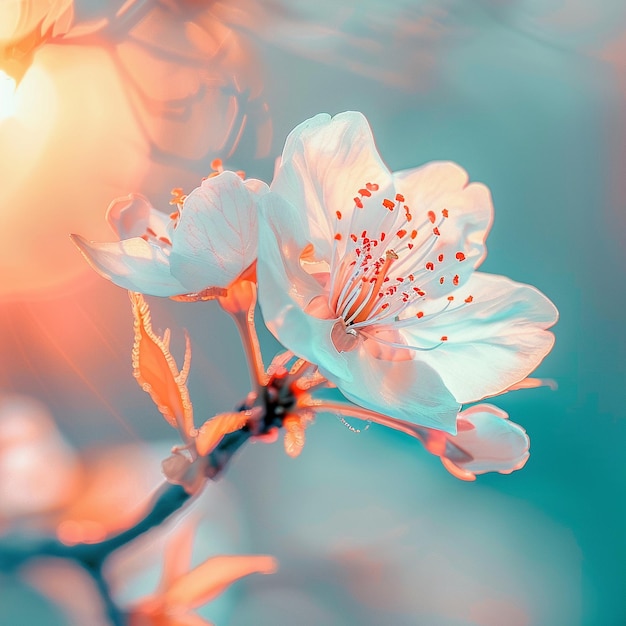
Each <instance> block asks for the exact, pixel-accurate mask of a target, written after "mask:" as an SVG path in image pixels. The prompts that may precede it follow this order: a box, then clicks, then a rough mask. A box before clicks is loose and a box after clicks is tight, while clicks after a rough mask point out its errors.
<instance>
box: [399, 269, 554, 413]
mask: <svg viewBox="0 0 626 626" xmlns="http://www.w3.org/2000/svg"><path fill="white" fill-rule="evenodd" d="M454 293H455V301H454V303H453V304H452V306H450V307H449V308H448V309H447V310H445V311H443V312H441V313H438V311H442V310H443V309H444V308H445V307H446V306H447V305H449V304H450V303H449V302H448V301H447V299H446V298H442V299H440V300H438V301H434V302H432V303H430V305H429V306H428V308H425V309H424V311H425V315H424V316H423V317H422V318H421V319H417V318H415V322H414V323H413V324H411V325H407V326H405V327H404V328H403V330H402V333H403V334H404V336H405V337H406V338H407V343H408V344H409V345H412V346H416V347H418V348H419V347H421V348H425V347H430V346H434V345H437V344H441V345H439V347H437V348H435V349H434V350H430V351H418V352H417V356H416V358H418V359H420V360H421V361H424V362H425V363H428V364H429V365H431V366H432V367H433V368H434V369H435V370H436V371H437V372H439V374H440V375H441V377H442V378H443V380H444V382H445V384H446V385H447V386H448V388H449V389H450V391H451V392H452V393H453V394H454V397H455V398H456V399H457V401H458V402H460V403H462V404H464V403H466V402H475V401H477V400H480V399H482V398H485V397H487V396H493V395H496V394H498V393H501V392H503V391H505V390H506V389H508V388H509V387H510V386H511V385H513V384H515V383H517V382H519V381H520V380H522V379H524V378H525V377H526V376H527V375H528V374H529V373H530V372H532V371H533V370H534V369H535V368H536V367H537V366H538V365H539V363H540V362H541V360H542V359H543V358H544V357H545V356H546V354H547V353H548V352H549V351H550V349H551V348H552V345H553V344H554V335H553V334H552V333H551V332H548V331H547V330H546V329H548V328H550V326H552V325H553V324H554V323H555V322H556V321H557V318H558V312H557V310H556V308H555V306H554V305H553V304H552V302H550V300H548V298H546V297H545V296H544V295H543V294H542V293H541V292H540V291H538V290H537V289H535V288H534V287H531V286H530V285H524V284H521V283H516V282H514V281H512V280H509V279H508V278H505V277H503V276H495V275H492V274H484V273H481V272H476V273H475V274H473V275H472V276H471V277H470V279H469V280H468V282H467V283H466V285H465V286H464V287H463V288H461V289H459V290H457V291H456V292H454ZM469 296H471V297H472V301H471V302H469V303H466V302H465V299H466V298H468V297H469ZM444 336H445V337H447V340H446V341H443V342H442V341H441V338H442V337H444Z"/></svg>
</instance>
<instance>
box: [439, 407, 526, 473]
mask: <svg viewBox="0 0 626 626" xmlns="http://www.w3.org/2000/svg"><path fill="white" fill-rule="evenodd" d="M448 442H449V443H450V444H451V445H452V447H450V448H446V450H445V451H444V453H443V454H442V455H441V459H442V461H444V465H445V467H446V469H448V470H449V471H450V472H452V473H453V474H455V475H456V476H457V477H458V478H462V479H463V480H467V479H468V478H466V476H469V475H471V476H472V478H470V480H473V476H475V475H476V474H485V473H487V472H499V473H500V474H510V473H511V472H514V471H515V470H518V469H521V468H522V467H524V465H525V464H526V461H527V460H528V457H529V456H530V453H529V451H528V450H529V447H530V441H529V439H528V436H527V435H526V431H525V430H524V429H523V428H522V427H521V426H518V425H517V424H515V423H513V422H511V421H510V420H509V419H508V415H507V414H506V413H505V412H504V411H502V410H500V409H498V408H497V407H495V406H492V405H490V404H479V405H476V406H473V407H471V408H469V409H466V410H465V411H462V412H461V413H459V419H458V433H457V435H456V436H455V437H448ZM468 456H469V458H468Z"/></svg>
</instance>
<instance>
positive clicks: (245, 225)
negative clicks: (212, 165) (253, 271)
mask: <svg viewBox="0 0 626 626" xmlns="http://www.w3.org/2000/svg"><path fill="white" fill-rule="evenodd" d="M267 190H268V188H267V185H264V184H262V183H260V181H248V182H247V183H246V184H244V182H243V181H242V180H241V179H240V178H239V176H237V174H235V173H234V172H223V173H222V174H220V175H219V176H215V177H213V178H208V179H206V180H204V181H203V182H202V185H201V186H200V187H198V188H196V189H194V190H193V191H192V192H191V193H190V194H189V196H188V197H187V199H186V200H185V202H184V205H183V209H182V211H181V216H180V219H179V223H178V225H177V226H176V229H175V230H174V233H173V235H172V253H171V255H170V265H171V271H172V274H173V275H174V276H175V277H176V278H178V279H179V280H180V282H181V283H183V284H184V285H185V288H186V291H188V292H198V291H201V290H202V289H205V288H207V287H227V286H228V285H229V284H230V283H231V282H232V281H233V280H234V279H235V278H237V277H238V276H239V275H240V274H241V273H242V272H243V271H244V270H245V269H247V268H248V267H249V266H250V265H251V264H252V263H253V262H254V261H255V259H256V255H257V241H258V232H257V211H258V200H259V197H260V196H261V195H262V194H263V193H265V192H266V191H267Z"/></svg>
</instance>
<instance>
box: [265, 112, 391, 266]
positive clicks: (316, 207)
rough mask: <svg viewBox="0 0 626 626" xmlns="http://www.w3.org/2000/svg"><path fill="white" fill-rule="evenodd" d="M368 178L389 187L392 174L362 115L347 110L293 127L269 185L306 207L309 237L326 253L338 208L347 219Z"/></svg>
mask: <svg viewBox="0 0 626 626" xmlns="http://www.w3.org/2000/svg"><path fill="white" fill-rule="evenodd" d="M368 182H373V183H377V184H378V185H379V186H380V187H381V188H382V187H387V186H388V185H389V184H390V183H391V174H390V172H389V170H388V169H387V167H386V166H385V164H384V163H383V162H382V160H381V158H380V156H379V155H378V152H377V150H376V145H375V144H374V138H373V136H372V131H371V129H370V127H369V124H368V122H367V120H366V119H365V117H364V116H363V115H362V114H361V113H356V112H353V111H348V112H345V113H340V114H339V115H335V116H334V117H333V118H331V117H330V116H329V115H327V114H324V113H322V114H319V115H316V116H315V117H313V118H311V119H309V120H307V121H305V122H303V123H302V124H300V125H299V126H297V127H296V128H295V129H294V130H293V131H291V133H290V134H289V136H288V137H287V141H286V143H285V148H284V151H283V155H282V161H281V164H280V166H279V167H278V171H277V174H276V176H275V178H274V181H273V182H272V185H271V189H272V191H275V192H277V193H279V194H280V195H282V196H283V197H284V198H285V199H286V200H287V201H288V202H290V203H291V204H293V205H294V206H295V207H298V208H299V210H301V211H304V210H306V214H307V219H308V220H309V224H310V231H311V238H310V241H311V243H313V245H314V246H316V248H318V251H319V252H320V254H323V255H324V256H326V258H328V256H329V254H330V251H331V250H332V243H333V236H334V234H335V230H334V226H333V224H334V223H335V220H336V216H337V211H339V212H340V213H341V214H342V215H343V219H344V220H348V221H349V220H350V219H351V215H352V213H353V212H354V211H355V203H354V197H355V196H358V191H359V189H362V188H363V187H364V186H365V185H366V183H368Z"/></svg>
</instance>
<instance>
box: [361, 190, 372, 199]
mask: <svg viewBox="0 0 626 626" xmlns="http://www.w3.org/2000/svg"><path fill="white" fill-rule="evenodd" d="M359 193H360V194H361V195H362V196H364V197H365V198H369V197H371V195H372V192H371V191H370V190H369V189H359Z"/></svg>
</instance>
